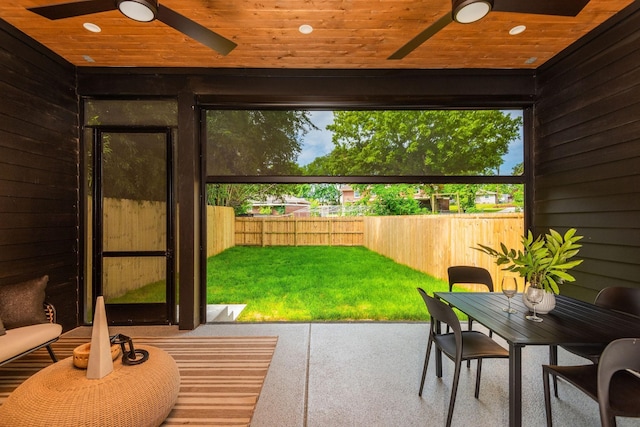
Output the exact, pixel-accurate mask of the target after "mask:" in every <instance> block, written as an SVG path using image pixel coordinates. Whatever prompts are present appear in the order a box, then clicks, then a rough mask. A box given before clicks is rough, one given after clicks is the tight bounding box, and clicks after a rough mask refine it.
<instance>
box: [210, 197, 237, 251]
mask: <svg viewBox="0 0 640 427" xmlns="http://www.w3.org/2000/svg"><path fill="white" fill-rule="evenodd" d="M234 230H235V213H234V212H233V208H228V207H223V206H207V257H211V256H214V255H218V254H219V253H220V252H222V251H224V250H225V249H228V248H230V247H232V246H235V236H234Z"/></svg>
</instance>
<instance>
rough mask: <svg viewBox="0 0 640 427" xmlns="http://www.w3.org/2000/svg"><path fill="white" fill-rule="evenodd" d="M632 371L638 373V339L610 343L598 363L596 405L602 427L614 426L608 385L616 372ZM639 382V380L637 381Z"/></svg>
mask: <svg viewBox="0 0 640 427" xmlns="http://www.w3.org/2000/svg"><path fill="white" fill-rule="evenodd" d="M626 369H632V370H634V371H636V372H640V338H623V339H619V340H615V341H613V342H611V343H610V344H609V345H608V346H607V347H606V348H605V349H604V351H603V352H602V355H601V356H600V361H599V363H598V405H599V406H600V420H601V422H602V425H603V426H604V427H610V426H615V418H614V415H613V414H612V413H611V401H610V393H609V391H610V390H609V388H610V387H609V385H610V383H611V377H613V375H614V374H615V373H616V372H618V371H622V370H626ZM638 381H639V382H640V379H638Z"/></svg>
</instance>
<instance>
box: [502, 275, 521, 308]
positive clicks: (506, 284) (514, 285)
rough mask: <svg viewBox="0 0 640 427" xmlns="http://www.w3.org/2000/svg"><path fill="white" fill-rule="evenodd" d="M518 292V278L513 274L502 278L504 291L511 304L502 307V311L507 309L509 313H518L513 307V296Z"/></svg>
mask: <svg viewBox="0 0 640 427" xmlns="http://www.w3.org/2000/svg"><path fill="white" fill-rule="evenodd" d="M516 292H518V282H516V278H515V277H513V276H505V277H503V278H502V293H503V294H505V296H506V297H507V301H508V302H509V306H508V307H505V308H503V309H502V311H506V312H507V313H517V311H516V310H515V309H513V308H511V298H513V296H514V295H515V294H516Z"/></svg>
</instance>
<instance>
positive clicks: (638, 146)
mask: <svg viewBox="0 0 640 427" xmlns="http://www.w3.org/2000/svg"><path fill="white" fill-rule="evenodd" d="M633 8H634V9H635V10H634V11H631V10H629V11H628V12H627V13H626V14H625V15H627V16H626V17H625V19H624V20H619V21H618V22H617V23H612V25H611V27H610V29H608V30H607V31H602V32H601V33H600V34H598V35H597V37H595V38H593V39H592V40H589V42H588V43H586V44H585V45H584V46H581V47H579V48H578V49H576V50H575V51H574V52H571V53H570V54H567V55H566V57H565V58H563V59H562V60H559V61H556V62H555V63H553V64H551V65H550V66H548V67H545V68H544V69H542V70H540V73H539V76H538V81H539V83H538V84H539V86H538V91H539V94H538V99H539V101H538V102H537V103H536V106H535V122H536V129H535V135H536V144H535V153H534V159H535V178H534V182H535V195H534V198H535V205H534V217H533V224H534V225H535V228H536V230H537V231H539V232H542V231H544V230H545V229H547V228H549V227H551V228H556V229H558V230H565V229H567V228H569V227H576V228H578V231H579V233H580V234H583V235H585V239H584V241H583V242H584V246H583V249H582V251H581V253H580V256H581V258H583V259H584V260H585V261H584V263H583V264H582V265H581V266H579V267H578V268H577V269H576V270H575V276H576V279H577V281H576V284H575V286H572V287H570V286H566V287H565V289H566V290H563V293H565V294H567V295H572V296H577V297H579V298H582V299H585V300H589V301H590V300H593V298H595V295H596V294H597V292H598V291H599V290H600V289H602V288H604V287H608V286H628V287H640V68H639V67H638V64H640V31H639V30H638V28H640V12H638V5H635V6H633Z"/></svg>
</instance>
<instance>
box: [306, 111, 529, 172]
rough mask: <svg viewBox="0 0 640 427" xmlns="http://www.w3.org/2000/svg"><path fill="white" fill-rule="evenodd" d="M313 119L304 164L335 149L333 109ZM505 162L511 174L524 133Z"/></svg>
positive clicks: (315, 114)
mask: <svg viewBox="0 0 640 427" xmlns="http://www.w3.org/2000/svg"><path fill="white" fill-rule="evenodd" d="M510 114H513V115H520V116H521V115H522V112H521V111H511V112H510ZM310 117H311V121H312V122H313V123H314V124H315V125H316V126H317V127H318V128H319V130H317V131H311V132H309V133H308V134H307V135H305V137H304V140H303V142H302V152H301V153H300V156H299V157H298V164H299V165H300V166H304V165H307V164H309V163H310V162H311V161H313V159H315V158H316V157H320V156H324V155H325V154H328V153H330V152H331V150H332V149H333V143H332V142H331V132H329V131H328V130H326V126H327V125H328V124H330V123H332V122H333V112H332V111H311V112H310ZM502 159H503V161H504V163H503V164H502V166H501V167H500V172H501V173H502V174H510V173H511V170H512V169H513V167H514V166H515V165H517V164H518V163H522V159H523V143H522V135H520V137H519V138H518V139H516V140H515V141H513V142H512V143H511V144H510V145H509V152H508V153H507V154H506V155H505V156H503V158H502Z"/></svg>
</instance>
